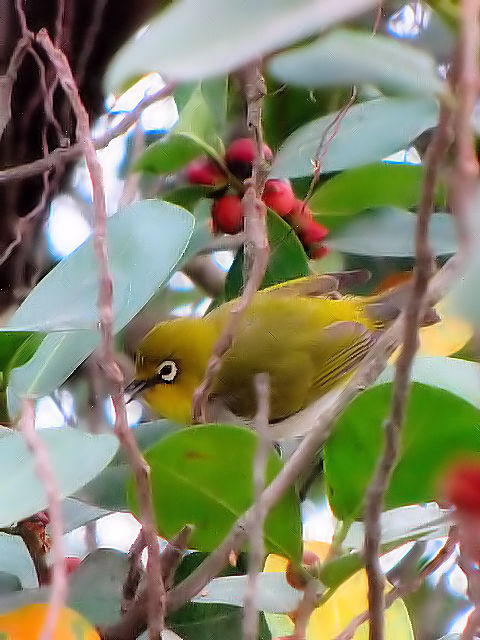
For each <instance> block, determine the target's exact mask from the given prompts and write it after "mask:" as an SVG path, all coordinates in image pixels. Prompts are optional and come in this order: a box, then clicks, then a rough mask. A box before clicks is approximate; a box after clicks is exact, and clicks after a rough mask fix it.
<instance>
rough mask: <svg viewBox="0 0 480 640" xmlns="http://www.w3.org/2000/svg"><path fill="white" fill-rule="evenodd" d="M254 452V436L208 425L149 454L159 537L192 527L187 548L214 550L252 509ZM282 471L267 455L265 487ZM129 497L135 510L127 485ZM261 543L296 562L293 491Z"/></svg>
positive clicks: (277, 461) (297, 538)
mask: <svg viewBox="0 0 480 640" xmlns="http://www.w3.org/2000/svg"><path fill="white" fill-rule="evenodd" d="M256 447H257V437H256V435H255V433H254V432H253V431H250V430H248V429H243V428H240V427H233V426H226V425H207V426H201V427H189V428H188V429H182V430H181V431H178V432H176V433H174V434H172V435H170V436H168V437H167V438H165V439H163V440H162V441H161V442H159V443H158V444H157V445H155V446H154V447H152V448H151V449H149V450H148V451H147V452H146V454H145V457H146V460H147V462H148V463H149V465H150V468H151V479H152V489H153V504H154V509H155V516H156V521H157V526H158V529H159V532H160V535H162V536H164V537H166V538H170V537H172V536H173V535H175V533H176V532H177V531H179V530H180V529H181V527H182V526H184V525H185V524H194V525H195V530H194V532H193V535H192V538H191V545H192V547H194V548H196V549H199V550H201V551H211V550H213V549H215V547H216V546H217V545H218V544H219V543H220V542H221V541H222V540H223V538H224V537H225V536H226V535H227V533H228V532H229V531H230V529H231V527H232V526H233V524H234V523H235V521H236V520H237V518H238V517H240V515H242V514H243V513H244V512H245V511H246V510H247V509H248V507H250V506H251V504H252V500H253V480H252V477H253V476H252V474H253V458H254V455H255V450H256ZM281 468H282V463H281V461H280V458H279V457H278V455H277V454H276V453H275V452H272V453H271V454H270V456H269V459H268V464H267V472H266V475H267V478H268V482H270V481H271V480H272V479H273V478H274V477H275V476H276V475H277V474H278V472H279V471H280V469H281ZM166 487H168V490H165V488H166ZM128 497H129V501H130V505H131V506H132V508H133V509H134V510H135V509H136V502H135V498H134V496H133V484H132V481H130V483H129V491H128ZM285 523H288V526H285ZM265 544H266V548H267V550H268V551H272V552H276V553H280V554H282V555H284V556H287V557H289V558H293V559H299V558H300V556H301V520H300V512H299V503H298V499H297V497H296V495H295V492H294V490H293V489H292V490H290V491H289V492H288V493H287V494H286V495H285V496H284V497H283V499H282V500H281V501H280V502H279V503H278V504H277V505H276V506H275V507H274V508H273V509H272V510H271V511H270V513H269V515H268V517H267V520H266V524H265Z"/></svg>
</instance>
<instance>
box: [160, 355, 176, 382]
mask: <svg viewBox="0 0 480 640" xmlns="http://www.w3.org/2000/svg"><path fill="white" fill-rule="evenodd" d="M177 373H178V368H177V365H176V364H175V362H173V360H164V361H163V362H162V364H161V365H160V366H159V367H158V369H157V374H158V377H159V378H160V380H161V381H162V382H167V383H169V384H170V383H172V382H173V381H174V380H175V378H176V377H177Z"/></svg>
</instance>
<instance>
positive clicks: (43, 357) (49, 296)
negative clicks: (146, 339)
mask: <svg viewBox="0 0 480 640" xmlns="http://www.w3.org/2000/svg"><path fill="white" fill-rule="evenodd" d="M193 225H194V219H193V217H192V216H191V214H189V213H188V212H187V211H185V210H184V209H180V208H179V207H175V206H174V205H171V204H168V203H166V202H162V201H158V200H144V201H140V202H136V203H134V204H132V205H130V206H129V207H126V208H125V209H123V210H122V211H119V212H118V213H117V214H115V215H114V216H112V217H111V218H109V220H108V223H107V226H108V251H109V260H110V265H111V270H112V275H113V281H114V296H113V310H114V329H115V331H119V330H120V329H122V328H123V327H124V326H125V325H126V324H127V323H128V322H129V321H130V320H131V319H132V318H133V316H134V315H135V314H136V313H138V311H139V310H140V309H141V308H142V307H143V306H144V305H145V304H146V302H147V301H148V300H149V299H150V298H151V297H152V295H153V294H154V293H155V292H156V291H157V289H158V288H159V287H160V286H161V285H162V284H163V283H164V282H165V281H166V280H167V279H168V278H169V277H170V275H171V273H172V271H173V269H174V267H175V266H176V264H177V263H178V261H179V260H180V258H181V256H182V254H183V253H184V251H185V248H186V246H187V244H188V241H189V238H190V236H191V234H192V229H193ZM97 277H98V276H97V261H96V260H95V257H94V253H93V246H92V240H91V239H90V240H87V242H85V243H84V244H83V245H82V246H81V247H80V248H79V249H77V251H75V252H74V253H73V254H71V255H70V256H68V257H67V258H65V259H64V260H62V261H61V262H60V263H59V264H58V265H57V266H56V267H54V268H53V269H52V270H51V271H50V273H49V274H48V275H47V276H45V278H43V280H41V281H40V282H39V283H38V285H37V286H36V287H35V288H34V289H33V291H32V292H31V293H30V295H29V296H28V297H27V299H26V300H25V301H24V302H23V304H22V305H21V306H20V308H19V309H18V310H17V312H16V313H15V314H14V315H13V317H12V319H11V321H10V323H9V327H8V328H7V330H9V331H11V330H12V329H14V330H22V329H25V328H27V327H28V330H32V331H59V330H60V329H61V328H62V327H63V328H64V329H68V328H70V329H72V328H79V327H82V326H83V327H89V329H93V328H94V327H96V323H97V320H98V311H97V307H96V297H97ZM89 329H88V330H82V331H59V332H58V333H55V334H50V335H48V336H47V337H46V338H45V339H44V341H43V342H42V344H41V345H40V347H39V349H38V350H37V352H36V353H35V355H34V356H33V358H32V359H31V360H29V361H28V362H27V363H26V364H25V365H23V366H22V367H19V368H17V369H14V370H12V372H11V378H10V387H11V392H12V393H13V394H16V395H17V396H23V395H30V396H39V395H45V394H47V393H49V392H50V391H52V390H53V389H56V388H57V387H59V386H60V385H61V384H62V383H63V382H64V381H65V380H66V379H67V378H68V376H69V375H70V374H71V373H72V372H73V371H74V370H75V369H76V367H78V366H79V365H80V364H81V363H82V362H83V360H85V358H86V357H87V356H88V355H89V354H90V353H91V352H92V351H93V350H94V349H95V348H96V347H97V346H98V344H99V340H100V339H99V334H98V332H97V331H92V330H89Z"/></svg>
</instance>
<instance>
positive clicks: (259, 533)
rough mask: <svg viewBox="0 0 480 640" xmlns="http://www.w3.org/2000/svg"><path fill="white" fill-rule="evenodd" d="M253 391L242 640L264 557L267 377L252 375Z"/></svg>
mask: <svg viewBox="0 0 480 640" xmlns="http://www.w3.org/2000/svg"><path fill="white" fill-rule="evenodd" d="M255 390H256V394H257V415H256V416H255V420H254V427H255V430H256V432H257V437H258V445H257V450H256V452H255V458H254V460H253V486H254V503H253V509H254V510H255V511H256V516H255V517H254V518H253V519H252V523H251V528H250V531H249V542H250V552H249V562H248V581H247V588H246V591H245V599H244V603H243V606H244V615H243V637H244V640H257V637H258V611H257V608H256V605H255V594H256V589H257V578H258V574H259V573H260V571H261V570H262V564H263V557H264V554H265V550H264V545H263V526H264V523H265V518H266V517H267V513H266V512H265V511H264V510H263V509H262V507H261V504H260V496H261V495H262V491H263V490H264V489H265V470H266V465H267V460H268V454H269V451H270V447H271V441H270V438H269V437H268V416H269V414H270V384H269V378H268V374H265V373H260V374H258V375H257V376H255Z"/></svg>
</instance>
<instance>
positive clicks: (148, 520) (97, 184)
mask: <svg viewBox="0 0 480 640" xmlns="http://www.w3.org/2000/svg"><path fill="white" fill-rule="evenodd" d="M37 40H38V42H39V43H40V44H41V45H42V47H43V48H44V50H45V51H46V53H47V55H48V56H49V58H50V60H51V61H52V64H53V65H54V67H55V69H56V72H57V75H58V79H59V81H60V83H61V85H62V87H63V89H64V91H65V93H66V94H67V96H68V98H69V99H70V102H71V105H72V109H73V111H74V113H75V116H76V119H77V137H78V140H79V142H80V144H81V146H82V148H83V151H84V153H85V160H86V163H87V168H88V171H89V173H90V178H91V182H92V189H93V205H94V210H95V228H94V237H93V242H94V248H95V253H96V256H97V260H98V266H99V285H98V310H99V317H100V322H99V325H100V332H101V336H102V344H101V352H102V366H103V369H104V371H105V373H106V375H107V376H108V379H109V382H110V386H111V389H112V391H111V393H112V401H113V404H114V407H115V433H116V435H117V436H118V438H119V440H120V443H121V444H122V446H123V448H124V449H125V453H126V455H127V458H128V461H129V464H130V466H131V468H132V471H133V474H134V477H135V481H136V488H137V497H138V502H139V507H140V513H141V518H142V523H143V532H144V536H145V541H146V543H147V547H148V565H147V580H148V587H149V633H150V639H151V640H156V639H157V638H158V639H159V638H160V635H161V630H162V628H163V609H164V597H165V590H164V586H163V581H162V576H161V570H160V551H159V546H158V540H157V534H156V527H155V519H154V515H153V506H152V498H151V491H150V469H149V467H148V465H147V463H146V462H145V460H144V458H143V456H142V454H141V452H140V450H139V449H138V446H137V443H136V440H135V438H134V436H133V434H132V432H131V431H130V429H129V427H128V423H127V413H126V407H125V398H124V393H123V374H122V371H121V369H120V367H119V366H118V364H117V362H116V361H115V352H114V341H113V310H112V301H113V282H112V276H111V273H110V268H109V264H108V255H107V244H106V220H107V214H106V207H105V193H104V188H103V175H102V168H101V165H100V162H99V160H98V158H97V155H96V152H95V146H94V144H93V141H92V139H91V137H90V122H89V118H88V114H87V111H86V109H85V107H84V106H83V103H82V101H81V99H80V95H79V93H78V88H77V85H76V83H75V81H74V79H73V75H72V72H71V69H70V66H69V64H68V60H67V58H66V57H65V55H64V54H63V53H62V52H61V51H59V50H58V49H56V48H55V47H54V45H53V43H52V41H51V40H50V37H49V35H48V33H47V32H46V31H45V30H42V31H40V32H39V34H38V35H37Z"/></svg>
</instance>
